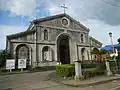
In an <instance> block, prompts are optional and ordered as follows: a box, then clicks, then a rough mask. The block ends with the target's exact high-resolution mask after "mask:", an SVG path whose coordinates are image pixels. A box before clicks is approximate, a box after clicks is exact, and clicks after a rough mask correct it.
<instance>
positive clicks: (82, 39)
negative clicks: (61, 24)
mask: <svg viewBox="0 0 120 90" xmlns="http://www.w3.org/2000/svg"><path fill="white" fill-rule="evenodd" d="M83 42H84V38H83V34H81V43H83Z"/></svg>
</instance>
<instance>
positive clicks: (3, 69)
mask: <svg viewBox="0 0 120 90" xmlns="http://www.w3.org/2000/svg"><path fill="white" fill-rule="evenodd" d="M0 72H8V70H7V69H6V68H0Z"/></svg>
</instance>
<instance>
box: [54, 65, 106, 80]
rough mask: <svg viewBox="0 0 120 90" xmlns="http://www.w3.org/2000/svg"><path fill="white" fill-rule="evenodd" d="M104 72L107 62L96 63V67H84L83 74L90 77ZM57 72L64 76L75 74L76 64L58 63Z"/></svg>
mask: <svg viewBox="0 0 120 90" xmlns="http://www.w3.org/2000/svg"><path fill="white" fill-rule="evenodd" d="M89 65H90V64H89ZM89 65H88V66H89ZM94 65H95V64H94ZM104 72H105V64H96V65H95V67H94V68H84V69H82V74H83V76H84V78H90V77H93V76H95V75H102V74H104ZM56 73H57V74H58V75H60V76H63V77H71V76H75V66H74V65H71V64H63V65H58V66H56Z"/></svg>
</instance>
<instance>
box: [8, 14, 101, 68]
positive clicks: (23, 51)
mask: <svg viewBox="0 0 120 90" xmlns="http://www.w3.org/2000/svg"><path fill="white" fill-rule="evenodd" d="M89 31H90V30H89V29H88V28H87V27H85V26H84V25H82V24H81V23H80V22H78V21H76V20H75V19H73V18H72V17H71V16H69V15H67V14H59V15H55V16H49V17H46V18H41V19H36V20H33V21H32V22H31V24H30V25H29V27H28V29H27V30H26V31H24V32H20V33H16V34H12V35H8V36H7V40H6V49H7V50H8V51H9V52H10V53H12V55H13V56H14V58H15V60H16V63H17V61H18V59H26V60H27V65H31V66H33V67H35V66H54V65H57V63H58V62H59V63H62V64H69V63H74V61H76V60H92V55H91V54H90V51H91V50H92V49H94V48H100V47H101V46H102V43H101V42H99V41H98V40H96V39H95V38H93V37H91V36H89Z"/></svg>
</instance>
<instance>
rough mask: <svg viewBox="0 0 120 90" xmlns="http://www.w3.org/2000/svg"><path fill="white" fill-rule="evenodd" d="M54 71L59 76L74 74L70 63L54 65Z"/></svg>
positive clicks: (73, 68)
mask: <svg viewBox="0 0 120 90" xmlns="http://www.w3.org/2000/svg"><path fill="white" fill-rule="evenodd" d="M56 73H57V74H58V75H60V76H64V77H70V76H74V75H75V67H74V66H73V65H70V64H66V65H58V66H56Z"/></svg>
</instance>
